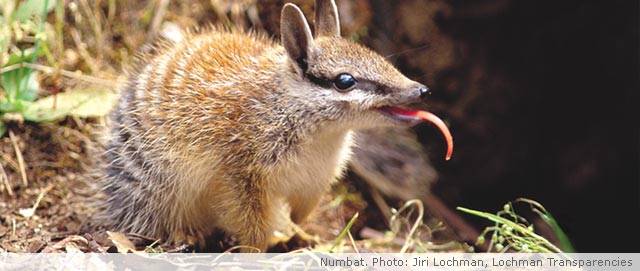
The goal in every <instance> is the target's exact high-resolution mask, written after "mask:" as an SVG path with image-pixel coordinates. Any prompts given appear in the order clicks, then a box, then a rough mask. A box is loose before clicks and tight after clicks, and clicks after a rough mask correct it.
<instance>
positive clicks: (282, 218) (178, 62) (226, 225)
mask: <svg viewBox="0 0 640 271" xmlns="http://www.w3.org/2000/svg"><path fill="white" fill-rule="evenodd" d="M280 23H281V26H280V27H281V33H282V37H281V44H279V43H277V42H274V41H273V40H271V39H269V38H268V37H267V36H265V35H261V34H255V33H247V32H242V31H239V30H224V29H219V28H216V29H213V30H210V31H206V32H204V33H199V34H189V35H187V36H186V37H185V39H184V40H182V41H181V42H177V43H169V42H166V43H165V44H163V45H161V46H159V48H158V53H156V54H155V55H154V56H144V57H142V59H141V63H140V64H139V65H138V66H137V69H136V70H135V71H134V72H133V73H131V74H130V75H129V78H128V81H127V82H126V84H125V85H124V86H123V87H122V92H121V93H122V94H121V95H122V97H121V99H120V101H119V105H118V107H117V109H115V111H114V112H113V114H112V116H111V129H110V136H109V139H108V143H107V150H106V152H105V154H104V157H103V159H104V160H105V161H104V162H105V163H104V166H103V168H101V176H102V182H101V186H102V187H101V188H102V191H103V193H104V195H105V197H104V199H102V200H101V202H100V204H99V207H100V210H99V211H100V212H99V219H100V221H101V222H102V223H103V224H104V225H106V226H107V227H108V228H109V229H111V230H119V231H125V232H134V233H139V234H143V235H146V236H151V237H154V238H161V239H163V240H169V241H187V242H191V243H199V244H203V243H204V241H205V240H206V238H207V236H209V235H210V234H212V233H213V232H214V231H215V230H222V231H224V232H226V233H228V234H230V235H232V236H235V237H236V238H237V239H238V241H239V243H240V244H241V245H245V246H251V247H255V248H257V249H259V250H261V251H265V250H266V249H267V248H268V246H269V245H270V244H272V243H271V241H272V240H273V239H274V238H273V232H274V231H277V230H279V231H284V232H290V231H289V229H291V228H287V227H291V226H292V225H293V224H291V223H292V222H293V223H300V222H301V221H303V220H304V219H305V218H306V217H307V216H308V215H309V213H310V212H311V211H312V210H313V209H314V207H315V206H316V205H317V203H318V201H319V200H320V198H321V196H322V195H323V194H324V193H326V192H327V191H328V189H329V188H330V186H331V184H332V183H333V182H334V181H336V179H337V178H339V177H340V175H341V174H342V172H343V171H344V168H345V165H346V163H347V161H348V159H349V154H350V147H351V144H352V131H353V130H357V129H364V128H372V127H380V126H394V125H395V126H398V125H399V126H409V125H411V124H414V123H415V121H414V119H413V118H410V117H407V113H406V112H407V109H402V110H400V109H399V108H398V107H397V106H401V105H404V104H408V103H413V102H417V101H420V99H421V98H423V97H424V96H425V95H426V94H428V91H429V90H428V88H427V87H425V86H424V85H422V84H419V83H417V82H414V81H412V80H409V79H408V78H407V77H405V76H404V75H402V74H401V73H400V72H399V71H398V70H396V69H395V68H394V67H393V66H392V65H391V64H389V63H388V62H387V61H386V60H385V59H384V58H383V57H382V56H380V55H378V54H376V53H374V52H372V51H371V50H369V49H367V48H365V47H362V46H360V45H358V44H355V43H352V42H350V41H348V40H346V39H343V38H341V37H340V26H339V21H338V13H337V9H336V4H335V2H334V1H333V0H318V1H316V14H315V37H314V36H312V33H311V30H310V28H309V24H308V23H307V21H306V19H305V17H304V14H303V13H302V11H301V10H300V9H299V8H298V7H297V6H295V5H293V4H286V5H285V6H284V8H283V9H282V14H281V21H280Z"/></svg>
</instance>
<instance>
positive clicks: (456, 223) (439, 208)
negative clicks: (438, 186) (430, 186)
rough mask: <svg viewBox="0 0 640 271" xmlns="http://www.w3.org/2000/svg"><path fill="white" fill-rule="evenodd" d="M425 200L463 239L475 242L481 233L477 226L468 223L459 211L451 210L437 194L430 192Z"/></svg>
mask: <svg viewBox="0 0 640 271" xmlns="http://www.w3.org/2000/svg"><path fill="white" fill-rule="evenodd" d="M423 201H424V203H425V206H427V208H428V209H429V211H430V212H432V213H433V215H434V216H436V217H437V218H438V219H440V220H442V221H444V222H445V223H446V224H447V225H449V226H450V227H451V228H452V229H453V230H454V231H455V232H456V233H457V234H458V235H459V236H460V237H461V238H462V240H464V241H467V242H470V243H474V242H475V240H476V239H477V238H478V236H480V233H479V232H478V231H477V230H476V229H475V228H473V227H472V226H470V225H469V224H467V222H466V221H465V220H464V219H463V218H462V217H460V216H459V215H458V214H457V213H455V212H453V211H451V209H449V207H448V206H447V205H446V204H444V203H443V202H442V201H441V200H440V199H439V198H438V197H437V196H436V195H434V194H431V193H430V194H428V195H427V196H425V197H423Z"/></svg>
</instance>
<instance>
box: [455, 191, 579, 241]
mask: <svg viewBox="0 0 640 271" xmlns="http://www.w3.org/2000/svg"><path fill="white" fill-rule="evenodd" d="M514 202H515V203H526V204H528V205H529V207H530V208H531V211H533V212H534V213H536V214H537V215H539V216H540V217H541V218H542V220H543V221H544V222H545V223H547V224H548V225H549V227H550V228H551V229H552V231H553V232H554V234H555V235H556V237H557V238H558V240H559V243H560V247H557V246H556V245H554V244H553V243H551V242H550V241H549V240H547V239H546V238H544V237H542V236H540V235H538V234H537V233H536V232H535V231H534V226H533V225H532V224H530V223H529V222H528V221H527V219H525V218H524V217H522V216H520V215H518V214H517V213H516V212H515V210H514V208H513V203H512V202H509V203H507V204H505V205H504V206H503V208H502V210H501V211H499V212H497V213H495V214H492V213H487V212H481V211H476V210H471V209H467V208H463V207H458V208H457V209H458V210H459V211H462V212H465V213H468V214H472V215H475V216H478V217H482V218H485V219H488V220H490V221H492V222H494V223H495V224H494V226H491V227H487V228H485V229H484V231H483V232H482V233H481V234H480V236H479V237H478V240H477V242H476V245H484V243H485V241H486V237H485V236H486V235H488V234H491V238H490V241H489V245H488V252H492V251H494V252H507V251H512V250H513V251H517V252H539V253H561V252H569V253H571V252H575V251H574V249H573V246H572V245H571V242H570V241H569V238H568V237H567V235H566V234H565V232H564V231H563V230H562V228H560V225H558V223H557V222H556V220H555V219H554V218H553V216H552V215H551V213H549V212H548V211H547V210H546V209H545V208H544V207H543V206H542V205H541V204H540V203H538V202H536V201H533V200H530V199H524V198H519V199H516V200H515V201H514Z"/></svg>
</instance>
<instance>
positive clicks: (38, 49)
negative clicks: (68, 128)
mask: <svg viewBox="0 0 640 271" xmlns="http://www.w3.org/2000/svg"><path fill="white" fill-rule="evenodd" d="M63 5H64V1H62V0H25V1H21V2H19V4H18V5H16V1H14V0H0V9H1V10H0V11H1V12H2V13H1V15H0V22H1V24H0V70H1V71H2V72H1V75H0V136H2V135H3V134H4V133H5V131H6V124H5V121H6V120H7V119H15V118H21V119H24V120H28V121H34V122H44V121H53V120H57V119H60V118H63V117H65V116H67V115H75V116H79V117H96V116H104V115H105V114H107V112H108V111H109V110H110V108H111V105H113V104H114V103H115V93H113V92H111V91H108V90H105V89H99V88H89V89H79V90H71V91H66V92H63V93H59V94H56V95H52V96H49V97H44V98H40V99H38V97H39V95H40V94H41V93H40V85H39V83H38V82H39V80H38V79H39V75H40V74H39V72H38V71H36V69H34V68H36V67H39V68H40V70H42V69H43V67H44V68H49V67H46V66H42V65H38V64H36V63H35V62H36V61H38V59H39V58H40V57H42V56H46V59H48V60H50V62H51V61H52V59H53V57H52V56H51V53H50V50H49V47H50V46H49V41H50V40H53V39H51V38H50V37H51V36H53V35H54V34H53V32H52V31H48V32H47V31H46V29H52V28H51V27H50V26H49V25H48V23H47V22H46V18H47V14H49V13H50V12H51V11H52V10H54V8H56V13H61V12H62V10H64V6H63ZM56 17H57V19H58V20H61V18H58V17H60V16H56ZM61 25H62V23H61V22H57V23H56V29H58V31H57V33H58V34H60V33H61V32H62V31H60V28H61ZM58 40H62V39H58ZM58 46H61V45H58ZM51 70H53V69H51Z"/></svg>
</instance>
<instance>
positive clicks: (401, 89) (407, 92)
mask: <svg viewBox="0 0 640 271" xmlns="http://www.w3.org/2000/svg"><path fill="white" fill-rule="evenodd" d="M280 27H281V35H282V45H283V46H284V48H285V50H286V52H287V55H288V62H289V64H290V65H289V66H290V70H289V71H290V73H291V78H289V79H290V81H289V82H284V83H285V85H287V86H288V88H289V90H290V91H291V92H292V93H295V95H294V96H298V97H299V98H300V99H304V100H305V101H306V102H307V103H308V102H309V101H313V102H314V107H317V109H318V111H323V112H324V113H326V114H325V115H326V117H328V119H330V120H334V121H338V122H340V123H343V124H346V125H348V126H349V127H351V128H366V127H372V126H384V125H393V124H401V123H411V119H407V118H405V117H403V116H401V115H398V114H394V111H393V110H389V109H392V108H393V107H395V106H399V105H403V104H409V103H414V102H418V101H420V99H421V98H424V97H425V96H426V95H428V93H429V89H428V88H427V87H426V86H424V85H422V84H420V83H417V82H415V81H412V80H410V79H408V78H407V77H405V76H404V75H402V73H400V72H399V71H398V70H396V69H395V68H394V67H393V66H392V65H391V64H390V63H389V62H387V61H386V59H385V58H384V57H382V56H381V55H379V54H377V53H375V52H373V51H371V50H369V49H367V48H365V47H363V46H361V45H358V44H356V43H353V42H351V41H349V40H347V39H343V38H341V37H340V22H339V19H338V10H337V8H336V4H335V2H334V1H333V0H318V1H316V16H315V38H314V37H313V35H312V33H311V29H310V27H309V24H308V23H307V20H306V19H305V17H304V14H303V13H302V11H301V10H300V9H299V8H298V7H297V6H295V5H293V4H286V5H285V6H284V8H283V9H282V15H281V25H280ZM310 106H311V105H310Z"/></svg>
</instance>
